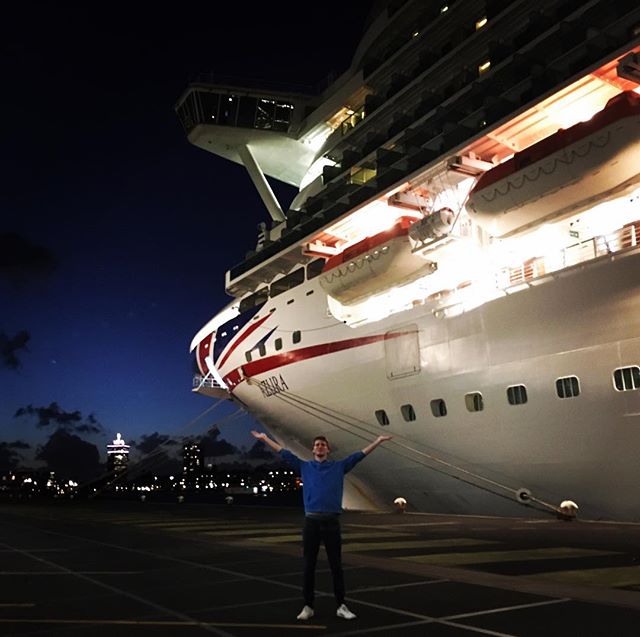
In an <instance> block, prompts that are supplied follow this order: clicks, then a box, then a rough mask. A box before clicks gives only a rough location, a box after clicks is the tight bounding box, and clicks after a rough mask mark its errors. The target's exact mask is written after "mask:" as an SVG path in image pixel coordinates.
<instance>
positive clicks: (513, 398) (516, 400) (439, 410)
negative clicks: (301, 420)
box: [375, 365, 640, 426]
mask: <svg viewBox="0 0 640 637" xmlns="http://www.w3.org/2000/svg"><path fill="white" fill-rule="evenodd" d="M613 386H614V388H615V389H616V391H633V390H637V389H640V367H638V366H636V365H633V366H630V367H620V368H619V369H616V370H615V371H614V372H613ZM556 394H557V396H558V398H575V397H576V396H579V395H580V381H579V380H578V377H577V376H565V377H563V378H558V379H557V380H556ZM507 401H508V402H509V404H510V405H524V404H525V403H526V402H527V401H528V396H527V388H526V387H525V386H524V385H511V386H509V387H507ZM464 402H465V406H466V408H467V411H470V412H477V411H482V410H483V409H484V399H483V397H482V394H481V393H480V392H469V393H468V394H465V396H464ZM429 407H430V409H431V413H432V414H433V416H434V417H435V418H441V417H443V416H446V415H447V403H446V402H445V400H444V398H434V399H433V400H432V401H431V402H430V403H429ZM400 413H401V414H402V418H403V419H404V420H405V421H406V422H412V421H414V420H416V412H415V409H414V408H413V405H411V404H406V405H401V406H400ZM375 416H376V420H377V421H378V424H380V425H383V426H386V425H389V424H390V420H389V416H388V415H387V412H386V411H385V410H384V409H377V410H376V411H375Z"/></svg>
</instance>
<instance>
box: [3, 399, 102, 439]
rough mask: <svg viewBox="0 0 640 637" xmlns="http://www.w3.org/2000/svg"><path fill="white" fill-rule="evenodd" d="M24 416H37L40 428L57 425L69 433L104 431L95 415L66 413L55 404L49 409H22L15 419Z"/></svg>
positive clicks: (17, 412)
mask: <svg viewBox="0 0 640 637" xmlns="http://www.w3.org/2000/svg"><path fill="white" fill-rule="evenodd" d="M22 416H35V417H36V419H37V421H36V427H38V428H43V427H49V426H51V425H55V426H57V427H58V428H61V429H64V430H65V431H68V432H73V431H75V432H77V433H88V434H98V433H101V432H102V431H103V427H102V425H101V424H100V423H99V422H98V420H97V419H96V417H95V415H94V414H89V415H88V416H87V417H86V418H85V417H83V415H82V413H81V412H80V411H78V410H77V409H76V410H75V411H64V410H63V409H61V407H60V406H59V405H58V403H55V402H54V403H51V404H50V405H49V406H48V407H34V406H33V405H27V406H26V407H20V408H19V409H18V410H17V411H16V413H15V414H14V418H20V417H22Z"/></svg>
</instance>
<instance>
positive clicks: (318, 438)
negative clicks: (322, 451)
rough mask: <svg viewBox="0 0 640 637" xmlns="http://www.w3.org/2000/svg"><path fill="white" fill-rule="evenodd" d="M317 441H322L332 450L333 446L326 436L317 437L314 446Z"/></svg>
mask: <svg viewBox="0 0 640 637" xmlns="http://www.w3.org/2000/svg"><path fill="white" fill-rule="evenodd" d="M316 440H322V441H323V442H324V443H325V444H326V445H327V447H329V449H331V445H330V444H329V441H328V440H327V438H326V436H316V437H315V438H314V439H313V444H314V445H315V444H316Z"/></svg>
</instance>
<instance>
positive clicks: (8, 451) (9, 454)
mask: <svg viewBox="0 0 640 637" xmlns="http://www.w3.org/2000/svg"><path fill="white" fill-rule="evenodd" d="M29 448H30V445H28V444H27V443H26V442H22V440H16V441H15V442H0V471H10V470H12V469H17V468H18V466H19V464H20V461H21V460H22V456H21V455H20V454H19V453H18V452H17V451H16V449H29Z"/></svg>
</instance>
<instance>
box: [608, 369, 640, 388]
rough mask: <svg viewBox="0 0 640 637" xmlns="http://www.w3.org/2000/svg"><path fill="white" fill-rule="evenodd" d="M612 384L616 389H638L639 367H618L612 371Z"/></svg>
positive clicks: (639, 386)
mask: <svg viewBox="0 0 640 637" xmlns="http://www.w3.org/2000/svg"><path fill="white" fill-rule="evenodd" d="M613 384H614V386H615V388H616V389H617V390H618V391H631V390H633V389H640V367H638V366H637V365H632V366H630V367H620V368H618V369H616V370H615V371H614V372H613Z"/></svg>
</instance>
